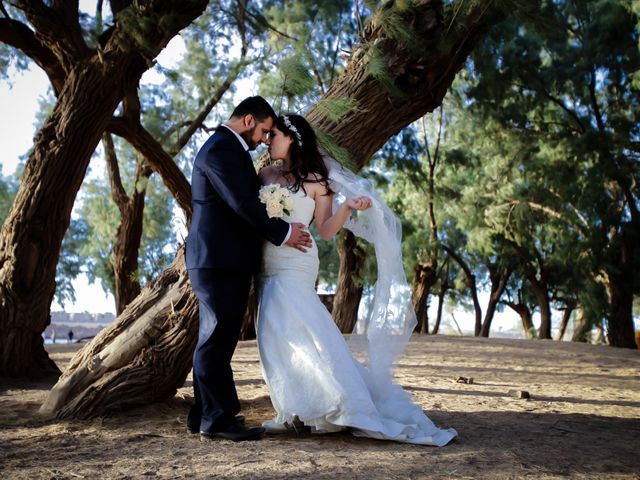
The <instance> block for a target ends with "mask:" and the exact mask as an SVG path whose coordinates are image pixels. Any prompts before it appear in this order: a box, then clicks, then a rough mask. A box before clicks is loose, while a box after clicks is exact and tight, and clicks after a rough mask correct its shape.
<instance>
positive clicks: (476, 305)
mask: <svg viewBox="0 0 640 480" xmlns="http://www.w3.org/2000/svg"><path fill="white" fill-rule="evenodd" d="M442 248H444V249H445V250H446V252H447V253H448V254H449V256H450V257H451V258H453V259H454V260H455V262H456V263H457V264H458V265H460V268H462V270H463V271H464V274H465V277H466V281H467V287H468V288H469V294H470V295H471V300H472V301H473V312H474V314H475V322H474V329H473V334H474V335H475V336H476V337H477V336H479V335H480V330H481V329H482V308H481V307H480V301H479V300H478V287H477V285H476V276H475V275H474V274H473V272H472V271H471V268H469V265H467V262H465V261H464V260H463V259H462V257H461V256H460V255H458V254H457V253H456V252H454V251H453V250H452V249H451V248H450V247H448V246H447V245H444V244H442Z"/></svg>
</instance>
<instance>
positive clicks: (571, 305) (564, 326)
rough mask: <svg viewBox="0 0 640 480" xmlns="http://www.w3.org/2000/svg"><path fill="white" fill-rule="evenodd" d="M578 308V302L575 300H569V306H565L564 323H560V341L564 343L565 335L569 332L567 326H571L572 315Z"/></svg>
mask: <svg viewBox="0 0 640 480" xmlns="http://www.w3.org/2000/svg"><path fill="white" fill-rule="evenodd" d="M577 306H578V301H577V300H575V299H569V300H567V304H566V306H565V309H564V312H562V322H561V323H560V331H559V332H558V341H559V342H560V341H562V339H563V338H564V333H565V331H566V330H567V325H568V324H569V319H570V318H571V314H572V313H573V311H574V310H575V309H576V307H577Z"/></svg>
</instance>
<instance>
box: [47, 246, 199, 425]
mask: <svg viewBox="0 0 640 480" xmlns="http://www.w3.org/2000/svg"><path fill="white" fill-rule="evenodd" d="M197 331H198V300H197V298H196V297H195V295H193V293H192V291H191V286H190V284H189V281H188V276H187V272H186V268H185V265H184V248H180V249H179V251H178V253H177V255H176V258H175V260H174V262H173V263H172V265H171V266H170V267H169V268H168V269H167V270H165V271H164V272H163V273H162V275H160V277H158V278H157V279H156V280H154V281H153V282H151V283H150V284H149V285H147V286H146V287H145V288H144V289H143V291H142V294H141V295H140V296H138V298H137V299H136V300H134V301H133V302H132V303H130V304H129V306H128V307H127V308H126V309H125V311H124V312H123V313H122V314H121V315H120V316H119V317H118V320H117V321H115V322H113V323H111V324H110V325H109V326H108V327H106V328H105V329H104V330H102V331H101V332H100V333H99V334H98V335H97V336H96V337H95V338H94V339H93V341H92V342H91V343H89V344H87V345H85V346H84V347H83V348H82V350H80V351H79V352H78V353H77V354H76V355H75V356H74V357H73V359H72V360H71V364H70V365H69V367H68V368H67V370H66V371H65V373H64V374H63V375H62V376H61V377H60V379H59V380H58V383H57V384H56V385H55V386H54V387H53V389H52V390H51V392H50V393H49V396H48V397H47V399H46V401H45V403H44V404H43V405H42V407H41V409H40V411H41V412H42V413H43V414H47V415H51V414H55V415H57V417H58V418H67V417H75V418H90V417H95V416H99V415H105V414H107V413H110V412H117V411H121V410H123V409H125V408H128V407H129V406H131V405H145V404H148V403H151V402H157V401H160V400H162V399H166V398H168V397H169V396H171V395H174V394H175V391H176V388H177V386H179V385H182V383H184V380H185V378H186V376H187V374H188V373H189V370H190V369H191V356H192V354H193V349H194V348H195V344H196V340H197ZM194 333H195V334H194Z"/></svg>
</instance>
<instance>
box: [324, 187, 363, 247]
mask: <svg viewBox="0 0 640 480" xmlns="http://www.w3.org/2000/svg"><path fill="white" fill-rule="evenodd" d="M332 200H333V194H330V195H322V194H320V193H316V196H315V202H316V210H315V213H314V216H315V220H316V228H317V230H318V234H319V235H320V237H322V238H323V239H324V240H329V239H330V238H332V237H333V236H334V235H335V234H336V233H338V231H339V230H340V229H341V228H342V226H343V225H344V222H346V221H347V218H349V215H350V214H351V209H356V210H366V209H367V208H371V199H370V198H369V197H355V198H349V199H348V200H347V201H346V202H344V203H343V204H342V205H340V208H339V209H338V211H337V212H336V213H335V214H333V215H332V214H331V203H332Z"/></svg>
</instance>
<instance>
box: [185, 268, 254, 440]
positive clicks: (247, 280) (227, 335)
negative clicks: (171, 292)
mask: <svg viewBox="0 0 640 480" xmlns="http://www.w3.org/2000/svg"><path fill="white" fill-rule="evenodd" d="M188 272H189V279H190V281H191V286H192V288H193V291H194V293H195V294H196V296H197V297H198V300H199V304H200V327H199V334H198V344H197V345H196V349H195V352H194V354H193V391H194V397H195V402H194V404H193V406H192V408H191V411H190V412H189V417H188V419H187V422H188V426H189V428H191V429H194V430H197V429H199V430H200V431H201V432H215V431H219V430H221V429H224V428H225V427H226V426H228V425H229V424H230V423H231V421H232V420H233V418H234V416H235V415H236V414H237V413H238V412H239V411H240V402H239V400H238V393H237V392H236V386H235V383H234V381H233V372H232V370H231V357H232V356H233V352H234V351H235V348H236V345H237V344H238V337H239V335H240V329H241V327H242V321H243V318H244V313H245V311H246V309H247V301H248V297H249V289H250V287H251V278H252V274H251V273H249V272H238V271H232V270H221V269H214V268H194V269H189V270H188Z"/></svg>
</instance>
